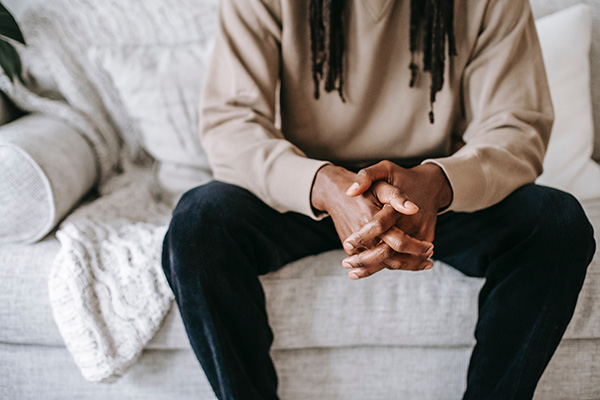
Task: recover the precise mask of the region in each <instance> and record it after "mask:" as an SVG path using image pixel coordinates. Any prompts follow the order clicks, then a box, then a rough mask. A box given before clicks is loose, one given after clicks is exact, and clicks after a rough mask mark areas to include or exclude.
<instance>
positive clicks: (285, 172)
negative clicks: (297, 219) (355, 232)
mask: <svg viewBox="0 0 600 400" xmlns="http://www.w3.org/2000/svg"><path fill="white" fill-rule="evenodd" d="M327 164H331V163H329V162H327V161H320V160H314V159H310V158H306V157H303V156H300V155H297V156H296V155H294V156H288V157H285V158H282V159H280V160H278V162H277V168H276V169H274V170H273V171H271V177H270V182H269V183H270V185H269V186H270V188H271V190H270V192H271V197H272V198H273V200H275V201H274V203H275V205H274V208H275V209H277V211H279V212H288V211H294V212H298V213H300V214H304V215H306V216H308V217H310V218H312V219H314V220H321V219H323V218H324V217H325V216H326V214H324V213H319V214H317V212H318V211H317V210H315V209H314V208H313V206H312V203H311V193H312V187H313V183H314V180H315V176H316V175H317V172H318V171H319V170H320V169H321V168H322V167H323V166H325V165H327Z"/></svg>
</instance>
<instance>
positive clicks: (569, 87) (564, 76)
mask: <svg viewBox="0 0 600 400" xmlns="http://www.w3.org/2000/svg"><path fill="white" fill-rule="evenodd" d="M536 26H537V29H538V34H539V37H540V43H541V45H542V52H543V55H544V63H545V64H546V71H547V74H548V82H549V84H550V93H551V95H552V102H553V103H554V115H555V120H554V126H553V127H552V135H551V136H550V143H549V144H548V150H547V152H546V157H545V158H544V173H543V174H542V175H541V176H540V177H539V178H538V179H537V182H538V183H540V184H542V185H547V186H552V187H556V188H558V189H562V190H565V191H567V192H570V193H572V194H574V195H575V196H576V197H577V198H579V199H590V198H598V197H600V165H598V164H597V163H596V162H595V161H593V160H592V159H591V156H592V151H593V147H594V126H593V118H592V104H591V94H590V44H591V40H592V38H591V34H592V18H591V15H590V7H589V6H587V5H585V4H580V5H578V6H574V7H569V8H568V9H566V10H562V11H560V12H557V13H555V14H552V15H548V16H546V17H543V18H541V19H540V20H538V21H537V23H536Z"/></svg>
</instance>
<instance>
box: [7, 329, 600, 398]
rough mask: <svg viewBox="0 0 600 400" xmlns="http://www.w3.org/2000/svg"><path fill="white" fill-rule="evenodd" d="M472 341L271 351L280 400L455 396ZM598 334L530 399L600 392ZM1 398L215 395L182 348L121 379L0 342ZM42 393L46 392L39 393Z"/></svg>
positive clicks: (576, 345) (151, 355) (567, 349)
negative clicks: (83, 371) (101, 380)
mask: <svg viewBox="0 0 600 400" xmlns="http://www.w3.org/2000/svg"><path fill="white" fill-rule="evenodd" d="M470 352H471V348H470V347H462V346H459V347H446V348H440V347H394V346H387V347H345V348H325V349H301V350H289V351H277V350H276V351H273V359H274V362H275V365H276V367H277V370H278V372H279V382H280V390H279V394H280V397H281V398H282V399H284V400H296V399H298V400H300V399H301V400H342V399H343V400H365V399H368V400H390V399H415V400H440V399H459V398H460V396H461V393H462V391H463V390H464V385H465V383H464V382H465V378H466V369H467V363H468V360H469V356H470ZM598 352H600V341H599V340H563V342H562V343H561V345H560V346H559V348H558V350H557V352H556V354H555V356H554V359H553V360H552V361H551V362H550V365H549V366H548V369H547V370H546V373H545V374H544V376H543V377H542V380H541V382H540V385H539V386H538V390H537V392H536V396H535V400H565V399H569V400H581V399H597V398H600V386H598V385H597V382H599V381H600V363H598V362H597V360H595V358H594V357H595V356H594V355H595V354H598ZM0 359H2V361H3V368H2V371H3V373H2V374H0V397H1V398H3V399H20V400H39V399H41V398H43V399H45V400H46V399H56V400H59V399H60V400H63V399H74V398H76V399H81V400H92V399H93V400H96V399H97V400H101V399H102V400H104V399H128V400H171V399H177V400H187V399H190V400H191V399H194V400H214V399H215V397H214V395H213V394H212V390H211V389H210V388H209V386H208V383H207V381H206V378H205V377H204V375H203V373H202V370H201V368H200V366H199V365H198V362H197V360H196V358H195V357H194V355H193V353H192V352H191V351H187V350H147V351H145V352H144V353H143V354H142V356H141V358H140V360H139V362H138V363H137V364H136V365H135V366H134V367H133V368H132V369H131V371H130V372H129V373H128V374H127V375H126V376H124V377H123V378H122V379H121V380H120V381H119V382H117V383H115V384H111V385H98V384H93V383H90V382H87V381H85V380H84V379H83V377H81V375H80V374H79V373H78V371H77V368H76V366H75V365H74V364H73V362H72V360H71V358H70V355H69V353H68V352H67V351H66V349H65V348H61V347H47V346H16V345H6V344H0ZM42 393H43V396H41V394H42Z"/></svg>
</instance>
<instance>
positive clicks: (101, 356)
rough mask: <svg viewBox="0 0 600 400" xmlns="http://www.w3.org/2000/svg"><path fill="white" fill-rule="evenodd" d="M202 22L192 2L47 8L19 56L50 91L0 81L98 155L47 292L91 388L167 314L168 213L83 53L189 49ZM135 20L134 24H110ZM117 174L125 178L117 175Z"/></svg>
mask: <svg viewBox="0 0 600 400" xmlns="http://www.w3.org/2000/svg"><path fill="white" fill-rule="evenodd" d="M210 2H211V3H213V5H214V2H213V1H212V0H210ZM142 3H143V7H142ZM167 3H168V4H167ZM205 15H206V10H202V1H200V2H199V1H198V0H173V1H172V2H164V1H162V0H155V1H154V0H152V1H144V2H138V1H121V0H106V1H103V2H98V1H96V0H78V2H77V5H75V3H73V2H71V1H68V0H51V1H47V2H45V4H41V5H39V6H36V9H35V10H33V11H32V12H29V13H28V14H26V15H25V18H24V20H23V21H20V22H21V27H22V29H23V31H24V34H25V36H26V39H27V40H28V42H29V43H28V49H27V50H24V53H23V54H24V62H25V65H33V64H36V63H38V62H40V60H39V59H38V60H35V58H36V57H41V59H43V61H42V65H45V66H46V67H47V68H41V69H40V70H41V71H44V70H46V69H47V70H48V71H47V72H48V73H49V76H46V77H43V79H42V78H40V79H38V80H40V81H44V80H46V81H48V80H50V81H52V80H53V81H54V82H53V83H54V84H55V86H56V92H52V91H50V94H48V93H47V92H45V91H40V90H36V89H39V88H35V87H31V86H30V87H29V88H25V87H23V86H21V85H20V84H14V85H13V84H11V83H10V82H9V81H8V79H6V77H4V76H0V90H2V91H3V92H5V93H6V94H7V95H8V96H9V97H10V98H11V99H12V100H13V101H14V102H15V103H16V104H17V105H18V106H19V107H21V108H22V109H24V110H27V111H37V112H42V113H46V114H49V115H53V116H55V117H58V118H61V119H63V120H64V121H65V122H67V123H68V124H70V125H71V126H73V127H74V128H76V129H77V130H78V131H79V132H80V133H81V134H82V135H83V136H84V137H85V138H86V139H87V140H88V142H89V143H90V144H91V146H92V148H93V150H94V151H95V153H96V155H97V160H98V163H99V171H100V185H99V192H100V195H101V196H100V198H99V199H97V200H96V201H93V202H91V203H88V204H86V205H84V206H81V207H79V208H78V209H77V210H76V211H75V212H74V213H72V214H71V215H70V216H68V217H67V218H66V219H65V220H64V221H63V222H62V223H61V225H60V226H59V229H58V231H57V233H56V236H57V238H58V239H59V241H60V243H61V249H60V252H59V254H58V256H57V258H56V259H55V261H54V264H53V267H52V272H51V274H50V277H49V283H48V285H49V292H50V300H51V306H52V312H53V315H54V318H55V320H56V323H57V325H58V328H59V331H60V333H61V335H62V337H63V339H64V341H65V344H66V347H67V349H68V350H69V351H70V352H71V354H72V356H73V358H74V360H75V363H76V364H77V366H78V367H79V369H80V370H81V373H82V374H83V376H84V377H85V378H86V379H88V380H90V381H96V382H110V381H114V380H116V379H118V378H119V377H120V376H122V374H123V373H124V372H125V371H126V370H127V369H128V368H129V367H130V366H131V365H132V364H133V363H134V362H135V361H136V359H137V358H138V357H139V355H140V354H141V351H142V350H143V348H144V346H145V345H146V344H147V343H148V341H149V340H150V339H151V338H152V337H153V336H154V335H155V333H156V332H157V331H158V329H159V327H160V324H161V322H162V320H163V317H164V316H165V315H166V313H167V312H168V310H169V308H170V307H171V304H172V299H173V297H172V293H171V290H170V288H169V287H168V284H167V282H166V278H165V277H164V274H163V271H162V268H161V262H160V254H161V250H162V239H163V236H164V234H165V232H166V228H167V225H168V222H169V219H170V213H171V207H170V206H167V205H165V204H162V203H159V202H157V201H155V200H154V198H153V196H152V194H151V187H150V186H151V182H152V181H151V173H150V171H149V169H148V168H144V167H140V166H136V165H135V163H134V162H132V161H131V160H135V159H136V156H137V155H138V154H139V143H138V138H135V137H128V136H127V135H128V132H129V130H128V127H127V122H126V119H125V118H123V116H122V115H120V114H119V113H120V112H121V113H122V111H119V110H117V109H110V106H107V105H106V101H103V99H102V96H101V94H99V93H98V92H97V90H92V86H90V79H89V78H90V77H89V76H88V75H87V71H86V67H85V64H83V53H82V52H83V51H84V50H85V49H86V48H87V46H89V45H90V44H91V42H94V44H96V45H97V44H110V45H114V44H115V43H118V42H119V41H121V43H130V42H134V41H138V42H139V41H152V40H154V41H160V42H162V43H167V44H168V43H170V42H181V41H186V40H193V39H194V38H195V37H198V36H199V35H202V34H203V32H202V24H201V21H200V20H201V19H202V18H203V16H205ZM91 16H93V19H91ZM134 17H135V18H136V24H135V25H134V24H133V23H128V22H127V21H116V20H115V18H121V19H127V18H134ZM109 26H110V27H112V28H114V29H113V30H111V29H106V27H109ZM118 30H120V31H118ZM86 35H87V37H86ZM28 57H30V59H28ZM34 61H35V62H34ZM38 65H39V64H38ZM38 72H39V71H38ZM119 133H120V135H119ZM119 169H121V170H124V173H122V174H119V175H116V174H115V171H118V170H119ZM115 175H116V176H115Z"/></svg>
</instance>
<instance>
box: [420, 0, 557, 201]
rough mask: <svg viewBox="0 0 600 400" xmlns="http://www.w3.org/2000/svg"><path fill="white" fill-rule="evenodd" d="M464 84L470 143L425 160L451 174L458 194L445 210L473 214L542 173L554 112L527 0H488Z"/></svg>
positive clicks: (465, 73) (454, 189)
mask: <svg viewBox="0 0 600 400" xmlns="http://www.w3.org/2000/svg"><path fill="white" fill-rule="evenodd" d="M461 85H462V103H463V104H462V105H463V110H464V112H465V114H466V118H467V120H468V121H470V123H469V125H468V127H467V129H466V131H465V132H464V135H463V141H464V143H465V144H464V146H463V147H462V148H461V149H460V150H458V151H457V152H456V153H454V154H453V155H451V156H449V157H446V158H440V159H429V160H425V161H424V163H434V164H437V165H438V166H440V167H441V168H442V169H443V170H444V172H445V173H446V176H447V177H448V180H449V182H450V184H451V186H452V189H453V192H454V196H453V200H452V203H451V204H450V206H449V207H448V209H447V210H453V211H463V212H470V211H477V210H480V209H483V208H487V207H489V206H491V205H494V204H496V203H498V202H500V201H501V200H503V199H504V198H505V197H506V196H508V195H509V194H510V193H511V192H513V191H514V190H515V189H517V188H519V187H520V186H523V185H525V184H527V183H530V182H533V181H535V179H536V178H537V176H539V175H540V174H541V172H542V161H543V158H544V154H545V151H546V147H547V145H548V140H549V137H550V131H551V128H552V124H553V121H554V112H553V108H552V103H551V99H550V91H549V88H548V82H547V78H546V71H545V68H544V63H543V59H542V53H541V49H540V44H539V40H538V36H537V31H536V28H535V22H534V19H533V15H532V12H531V8H530V6H529V2H528V0H514V1H510V2H508V1H504V0H489V2H488V5H487V8H486V11H485V14H484V17H483V20H482V25H481V28H480V31H479V36H478V38H477V40H476V42H475V45H474V48H473V49H472V53H471V56H470V58H469V62H468V64H467V66H466V68H465V71H464V74H463V80H462V84H461Z"/></svg>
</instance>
